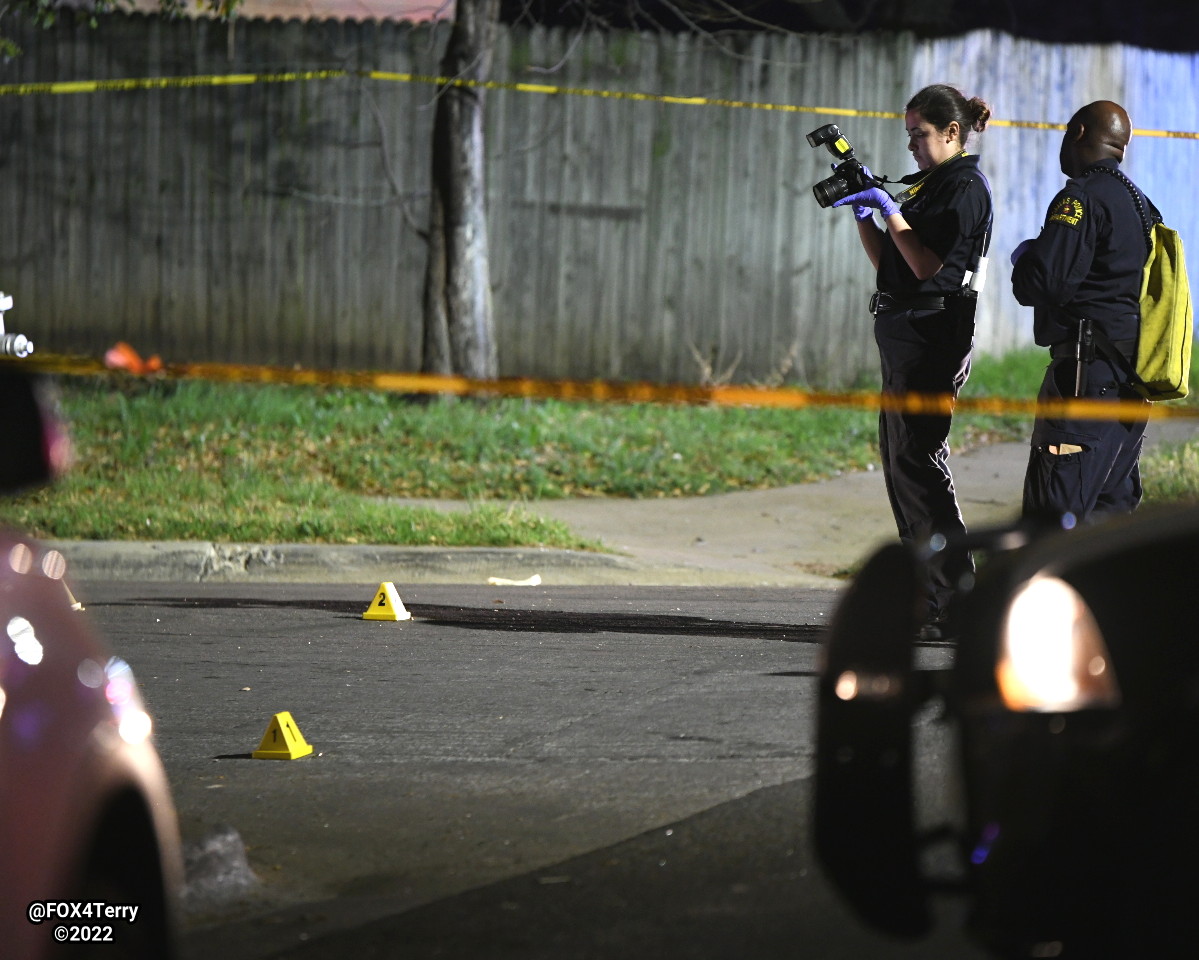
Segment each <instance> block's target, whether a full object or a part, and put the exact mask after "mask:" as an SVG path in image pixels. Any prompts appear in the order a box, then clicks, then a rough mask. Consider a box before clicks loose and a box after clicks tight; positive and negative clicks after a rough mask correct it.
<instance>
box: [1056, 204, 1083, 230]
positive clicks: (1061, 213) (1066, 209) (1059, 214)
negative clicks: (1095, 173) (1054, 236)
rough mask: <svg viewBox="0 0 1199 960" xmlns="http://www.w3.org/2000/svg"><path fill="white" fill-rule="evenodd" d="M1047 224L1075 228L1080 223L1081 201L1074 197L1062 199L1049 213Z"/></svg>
mask: <svg viewBox="0 0 1199 960" xmlns="http://www.w3.org/2000/svg"><path fill="white" fill-rule="evenodd" d="M1049 223H1064V224H1065V225H1066V226H1067V227H1077V226H1078V225H1079V224H1080V223H1082V201H1081V200H1078V199H1076V198H1075V197H1062V199H1061V200H1059V201H1058V202H1057V203H1056V204H1054V206H1053V210H1051V211H1050V213H1049Z"/></svg>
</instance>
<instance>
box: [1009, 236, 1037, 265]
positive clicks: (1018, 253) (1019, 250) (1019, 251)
mask: <svg viewBox="0 0 1199 960" xmlns="http://www.w3.org/2000/svg"><path fill="white" fill-rule="evenodd" d="M1032 244H1033V241H1032V240H1021V241H1020V243H1019V244H1017V245H1016V249H1015V250H1013V251H1012V266H1013V267H1014V266H1015V265H1016V261H1017V260H1019V259H1020V258H1021V257H1022V256H1024V254H1025V253H1026V252H1027V251H1028V248H1029V247H1031V246H1032Z"/></svg>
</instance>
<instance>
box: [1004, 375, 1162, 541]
mask: <svg viewBox="0 0 1199 960" xmlns="http://www.w3.org/2000/svg"><path fill="white" fill-rule="evenodd" d="M1121 379H1122V378H1121V377H1119V376H1118V375H1117V373H1116V371H1115V370H1114V369H1113V368H1112V365H1111V364H1110V363H1109V362H1108V361H1107V360H1105V359H1103V358H1102V357H1097V358H1096V359H1095V360H1093V361H1091V363H1089V364H1088V365H1087V377H1086V386H1085V388H1084V390H1083V396H1084V397H1086V398H1087V399H1090V400H1101V401H1108V402H1115V401H1117V400H1129V399H1137V400H1139V399H1140V398H1139V397H1137V395H1136V394H1134V393H1133V392H1132V391H1130V390H1128V389H1127V388H1122V387H1121ZM1074 381H1075V362H1074V361H1073V360H1070V359H1062V360H1054V361H1053V362H1052V363H1050V365H1049V369H1047V370H1046V371H1045V377H1044V379H1043V380H1042V381H1041V391H1040V393H1039V394H1038V400H1060V399H1063V398H1070V397H1072V396H1074ZM1140 402H1141V403H1142V404H1143V405H1144V406H1145V411H1146V417H1145V419H1144V420H1136V421H1133V422H1127V421H1121V420H1067V419H1065V418H1063V417H1046V416H1042V415H1041V414H1039V413H1038V415H1037V418H1036V421H1035V422H1034V424H1033V430H1032V450H1031V452H1030V453H1029V458H1028V470H1027V472H1026V473H1025V475H1024V516H1026V517H1029V518H1035V519H1048V520H1054V521H1056V520H1059V519H1060V518H1061V517H1062V516H1063V515H1064V514H1067V513H1070V514H1073V516H1074V519H1075V521H1076V522H1078V523H1086V522H1088V521H1091V520H1099V519H1102V518H1103V517H1106V516H1111V515H1114V514H1121V513H1131V512H1132V511H1133V510H1135V509H1136V507H1137V504H1139V503H1140V502H1141V467H1140V458H1141V443H1142V441H1143V440H1144V438H1145V426H1146V422H1147V420H1148V409H1149V404H1148V402H1147V401H1144V400H1140ZM1051 448H1052V449H1051ZM1054 450H1056V453H1055V452H1053V451H1054Z"/></svg>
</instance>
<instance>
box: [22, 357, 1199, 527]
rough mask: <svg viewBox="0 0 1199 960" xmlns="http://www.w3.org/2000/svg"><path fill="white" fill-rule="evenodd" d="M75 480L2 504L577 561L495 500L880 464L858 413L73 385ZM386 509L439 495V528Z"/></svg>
mask: <svg viewBox="0 0 1199 960" xmlns="http://www.w3.org/2000/svg"><path fill="white" fill-rule="evenodd" d="M1044 362H1045V361H1044V352H1043V351H1040V350H1025V351H1020V352H1017V353H1013V354H1010V355H1008V356H1005V357H1002V358H998V359H994V358H985V357H984V358H980V359H979V360H978V361H977V363H976V365H975V369H974V373H973V374H972V376H971V380H970V383H969V384H968V385H967V391H966V395H967V396H978V397H981V396H1001V397H1002V396H1007V397H1018V398H1023V399H1026V398H1028V397H1030V396H1033V395H1034V394H1035V392H1036V388H1037V384H1038V383H1039V381H1040V376H1041V372H1042V370H1043V368H1044ZM59 394H60V400H61V404H62V408H63V412H64V414H65V415H66V418H67V420H68V422H69V424H70V428H71V433H72V436H73V438H74V441H75V447H76V464H75V466H74V467H73V469H72V470H71V472H70V473H69V474H68V475H67V476H66V477H65V478H63V479H62V480H61V481H60V482H58V483H57V484H55V485H54V486H52V487H49V488H45V489H42V490H37V491H33V492H31V493H28V494H26V495H24V496H22V497H20V498H18V499H16V500H12V501H9V502H6V503H4V504H0V521H3V522H5V523H8V524H12V525H15V526H18V527H21V528H23V529H26V530H29V531H31V532H32V533H34V534H35V535H37V536H41V537H53V538H64V539H148V540H149V539H153V540H158V539H180V540H193V539H195V540H210V541H217V542H256V541H262V542H279V543H282V542H337V543H359V542H360V543H367V542H370V543H387V544H403V545H415V544H421V545H441V546H528V545H544V546H551V547H567V548H587V547H591V546H594V545H593V544H588V543H585V542H582V541H580V540H579V539H578V538H577V537H575V536H574V535H573V534H572V533H571V532H570V531H569V530H567V529H566V528H565V527H563V526H562V525H561V524H559V523H556V522H553V521H547V520H544V519H542V518H539V517H535V516H534V515H532V514H531V513H529V512H528V511H527V510H524V509H522V508H520V507H519V506H515V507H512V506H509V505H508V504H509V503H512V502H515V503H517V504H519V503H521V502H529V501H536V500H541V499H550V498H559V497H580V496H613V497H677V496H699V495H703V494H709V493H720V492H726V491H731V490H746V489H755V488H764V487H775V486H781V485H786V484H793V483H803V482H808V481H813V480H819V479H823V478H827V477H830V476H835V475H836V474H839V473H842V472H845V471H852V470H861V469H865V468H866V467H867V466H868V465H869V464H871V463H876V462H877V460H878V450H877V441H876V422H877V413H876V412H875V411H873V410H869V409H837V408H813V409H807V410H772V409H758V408H728V407H714V406H709V407H684V406H669V405H654V404H606V405H602V404H589V403H575V402H560V401H551V400H491V401H475V400H453V399H450V400H438V399H435V400H431V401H427V402H417V401H413V400H412V399H410V398H405V397H400V396H397V395H391V394H382V393H372V392H368V391H362V390H345V389H329V388H307V387H284V386H272V385H261V386H260V385H254V386H249V385H236V384H214V383H206V382H200V381H188V382H174V381H141V380H133V379H129V380H122V379H111V378H105V377H99V378H85V377H68V378H63V379H62V380H61V381H60V382H59ZM1029 425H1030V424H1029V422H1028V418H1027V417H1024V416H1013V417H997V416H987V415H979V414H964V413H959V414H958V415H957V416H956V417H955V419H954V433H953V436H952V437H951V443H952V445H953V448H954V450H955V451H959V452H960V451H961V450H964V449H968V448H969V447H971V446H975V445H977V444H980V443H986V442H990V441H993V440H1024V439H1026V438H1027V436H1028V429H1029ZM1197 467H1199V448H1191V447H1184V448H1180V449H1176V450H1168V451H1163V452H1161V453H1157V454H1154V455H1153V456H1147V457H1146V458H1145V463H1144V474H1145V488H1146V493H1147V496H1148V497H1149V498H1150V499H1196V498H1199V469H1197ZM394 498H438V499H442V498H450V499H461V500H465V501H468V502H469V503H470V504H471V509H469V510H467V511H462V512H453V513H449V514H447V513H442V512H440V511H437V510H433V509H427V508H419V507H411V506H401V505H398V504H396V503H394V502H392V501H393V499H394Z"/></svg>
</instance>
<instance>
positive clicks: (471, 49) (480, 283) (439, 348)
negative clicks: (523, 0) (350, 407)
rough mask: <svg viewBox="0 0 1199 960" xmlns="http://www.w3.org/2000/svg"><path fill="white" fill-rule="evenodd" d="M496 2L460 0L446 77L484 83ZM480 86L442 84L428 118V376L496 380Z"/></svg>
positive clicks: (444, 70) (443, 66) (424, 350)
mask: <svg viewBox="0 0 1199 960" xmlns="http://www.w3.org/2000/svg"><path fill="white" fill-rule="evenodd" d="M499 6H500V0H458V3H457V5H456V7H457V9H456V12H455V15H454V27H453V31H452V32H451V34H450V42H449V46H448V47H447V49H446V52H445V57H444V58H443V59H442V63H441V74H442V76H444V77H448V78H451V79H458V80H486V79H487V77H488V74H489V73H490V70H491V55H492V50H493V48H494V46H495V36H496V24H497V22H498V19H499ZM483 100H484V91H483V89H482V88H481V87H468V86H454V85H452V84H447V85H446V86H444V87H442V88H441V89H440V90H439V91H438V99H437V110H436V113H435V115H434V120H433V171H432V173H433V176H432V184H433V190H432V199H431V203H430V207H429V260H428V265H427V267H426V270H425V293H424V319H425V323H424V344H423V348H422V364H421V366H422V369H423V370H424V371H425V372H426V373H457V374H461V375H463V376H467V377H475V378H480V379H490V378H493V377H495V376H497V375H498V372H499V363H498V359H497V353H496V345H495V324H494V321H493V319H492V315H491V275H490V269H489V266H488V253H487V204H486V192H485V189H484V151H483Z"/></svg>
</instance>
